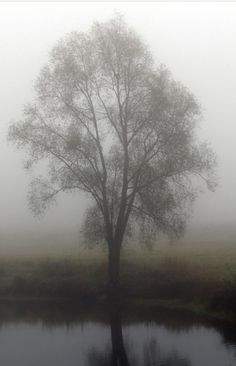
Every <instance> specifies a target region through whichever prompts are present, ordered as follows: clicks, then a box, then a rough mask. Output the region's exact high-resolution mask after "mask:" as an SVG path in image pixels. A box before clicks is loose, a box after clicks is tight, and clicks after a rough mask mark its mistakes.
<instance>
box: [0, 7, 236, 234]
mask: <svg viewBox="0 0 236 366" xmlns="http://www.w3.org/2000/svg"><path fill="white" fill-rule="evenodd" d="M115 12H119V13H122V14H123V15H124V18H125V20H126V21H127V23H128V24H129V25H130V26H132V27H133V28H134V29H135V30H136V31H137V32H138V33H139V35H140V36H141V38H142V39H143V40H144V42H146V43H147V45H148V46H149V47H150V50H151V52H152V54H153V57H154V59H155V60H157V61H158V62H161V63H163V64H165V65H166V66H167V67H168V68H169V69H170V71H171V72H172V74H173V76H174V78H175V79H176V80H180V81H181V82H183V83H184V84H185V85H186V86H187V87H188V88H189V89H190V90H191V91H192V92H193V93H194V94H195V96H196V97H197V99H198V101H199V102H200V104H201V106H202V111H203V119H202V121H201V125H200V131H199V134H200V135H201V137H202V138H203V139H204V140H206V141H208V142H209V143H210V145H211V146H212V148H213V150H214V151H215V152H216V154H217V159H218V168H217V175H218V177H219V179H218V182H219V187H218V189H217V191H216V192H214V193H211V192H206V193H205V194H204V195H202V196H201V197H200V198H199V199H198V200H197V202H196V203H195V209H194V215H193V218H192V223H191V225H190V228H193V227H197V228H198V227H201V228H203V229H204V228H205V230H210V229H212V228H214V227H215V226H216V225H220V226H222V225H223V226H225V227H227V226H228V225H231V226H232V227H234V224H235V218H236V188H235V187H236V22H235V19H236V4H235V3H218V2H210V3H203V2H199V3H187V2H183V3H176V2H174V3H170V2H166V3H148V2H145V3H143V2H131V3H124V2H123V3H108V2H105V3H91V2H90V3H89V2H88V3H68V2H67V3H62V2H60V3H56V2H53V3H43V2H42V3H20V2H19V3H0V47H1V57H0V167H1V180H0V210H1V211H0V215H1V220H0V230H1V231H3V230H16V231H17V230H25V231H27V230H32V229H33V230H48V229H50V230H55V229H56V228H57V227H60V228H65V229H66V230H67V229H69V230H70V229H71V230H77V229H78V225H79V223H80V222H81V219H82V216H83V213H84V210H85V206H86V203H85V200H84V199H83V198H81V199H80V197H77V198H75V196H74V197H68V196H62V197H61V198H60V199H59V201H58V205H57V206H55V207H54V208H52V209H51V210H50V211H48V212H47V213H46V215H45V217H44V218H43V219H42V220H40V221H39V220H38V219H35V218H33V216H32V213H31V212H30V211H29V209H28V205H27V191H28V184H29V181H30V175H29V174H27V173H26V172H25V171H24V170H23V158H24V153H23V152H19V151H17V150H16V148H15V147H14V146H13V145H9V144H7V142H6V134H7V129H8V126H9V123H10V121H12V120H19V119H20V118H21V116H22V109H23V106H24V104H25V103H28V102H31V101H32V99H33V95H34V92H33V84H34V81H35V79H36V78H37V76H38V74H39V71H40V69H41V67H42V66H43V65H44V64H45V63H46V62H47V60H48V53H49V51H50V50H51V48H52V47H53V46H54V45H55V43H56V41H57V40H58V39H60V38H61V37H63V36H64V35H65V34H66V33H68V32H70V31H73V30H78V31H87V30H89V28H90V26H91V24H92V23H93V21H96V20H98V21H105V20H107V19H109V18H110V17H112V16H113V15H114V13H115ZM34 174H35V175H37V169H35V170H34Z"/></svg>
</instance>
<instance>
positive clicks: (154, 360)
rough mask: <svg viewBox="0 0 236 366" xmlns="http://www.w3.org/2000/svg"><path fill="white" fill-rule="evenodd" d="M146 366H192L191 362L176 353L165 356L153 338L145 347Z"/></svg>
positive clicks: (144, 359)
mask: <svg viewBox="0 0 236 366" xmlns="http://www.w3.org/2000/svg"><path fill="white" fill-rule="evenodd" d="M143 365H144V366H191V364H190V361H189V360H187V359H186V358H185V357H181V356H180V355H179V354H178V353H176V352H175V351H173V352H171V353H170V354H168V355H165V354H164V355H163V353H162V351H161V349H160V347H159V346H158V343H157V340H156V338H154V337H153V338H151V339H150V340H149V341H147V342H146V343H145V344H144V347H143Z"/></svg>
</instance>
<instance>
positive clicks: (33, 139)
mask: <svg viewBox="0 0 236 366" xmlns="http://www.w3.org/2000/svg"><path fill="white" fill-rule="evenodd" d="M35 90H36V97H35V101H34V103H32V104H30V105H28V106H26V107H25V110H24V118H23V120H21V121H19V122H17V123H13V124H12V125H11V126H10V129H9V138H10V140H12V141H13V142H15V143H16V144H17V146H18V147H19V148H26V149H27V152H28V156H29V160H28V161H27V167H31V166H32V165H34V164H35V163H37V162H38V161H40V160H41V159H46V161H47V162H48V167H49V169H48V176H47V180H44V179H42V178H37V179H35V180H34V181H33V182H32V185H31V193H30V195H29V202H30V205H31V208H32V209H33V211H34V212H35V213H36V214H37V213H41V212H42V211H44V210H45V209H46V208H47V207H48V205H49V204H50V203H52V202H53V201H54V200H55V198H56V196H57V194H58V193H59V192H61V191H68V192H71V191H74V190H82V191H84V192H87V193H88V194H89V195H90V197H92V199H93V203H94V204H93V206H91V207H90V209H89V210H88V215H87V219H86V224H85V232H87V234H90V233H92V231H95V232H96V236H97V238H99V240H102V239H104V240H105V241H106V243H107V246H108V252H109V280H110V284H111V286H112V287H113V288H114V287H116V286H117V285H118V284H119V270H120V251H121V247H122V242H123V239H124V236H125V235H126V233H127V232H131V231H132V229H133V228H137V227H139V228H141V232H142V233H148V234H150V233H153V232H154V231H156V230H157V231H161V232H164V233H166V234H168V235H174V236H179V235H181V234H182V233H183V230H184V227H185V222H186V219H187V216H188V214H187V213H188V210H187V208H188V207H189V204H191V202H192V201H193V200H194V198H195V197H196V190H195V189H194V184H193V177H194V176H198V177H201V178H202V179H203V180H204V181H206V183H207V184H208V186H210V184H211V183H212V173H213V167H214V160H215V159H214V155H213V154H212V153H211V150H210V149H209V148H208V147H207V145H205V144H200V143H198V141H197V138H196V133H195V130H196V128H195V127H196V122H197V121H198V119H199V117H200V109H199V106H198V103H197V101H196V100H195V98H194V96H193V95H192V94H191V93H190V92H189V91H188V90H187V89H186V88H185V87H184V86H183V85H182V84H181V83H179V82H176V81H175V80H174V79H173V78H172V76H171V74H170V73H169V72H168V70H166V68H165V67H163V66H157V65H155V64H154V61H153V59H152V57H151V55H150V52H149V51H148V49H147V47H146V46H145V45H144V44H143V42H142V41H141V40H140V38H139V37H138V36H137V35H136V34H135V33H134V32H133V31H132V30H131V29H129V27H128V26H127V25H126V24H125V23H124V22H123V20H122V19H120V17H115V18H114V19H112V20H110V21H109V22H107V23H102V24H101V23H95V24H94V25H93V27H92V29H91V31H90V32H88V33H86V34H85V33H77V32H73V33H71V34H69V35H68V36H66V37H65V38H64V39H62V40H61V41H59V42H58V44H57V45H56V46H55V47H54V48H53V50H52V52H51V55H50V60H49V62H48V64H47V66H45V67H44V68H43V69H42V71H41V73H40V75H39V78H38V80H37V83H36V85H35ZM154 229H155V230H154Z"/></svg>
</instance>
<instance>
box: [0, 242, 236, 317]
mask: <svg viewBox="0 0 236 366" xmlns="http://www.w3.org/2000/svg"><path fill="white" fill-rule="evenodd" d="M106 279H107V261H106V253H105V252H104V251H103V252H102V251H96V250H92V251H80V252H79V253H76V255H74V256H73V255H71V254H67V255H58V254H57V253H50V254H48V253H45V255H40V256H33V255H32V256H24V255H22V256H19V257H18V258H15V257H13V256H11V257H7V256H5V257H4V256H3V257H2V258H1V259H0V298H2V299H4V298H5V299H6V298H8V299H11V298H12V299H16V298H18V299H20V298H27V299H44V298H45V299H70V300H73V301H75V300H76V301H78V300H81V301H95V300H100V299H102V298H103V297H104V296H105V293H106V282H107V281H106ZM121 283H122V295H123V297H124V298H125V299H129V300H130V299H131V301H134V302H146V303H148V304H149V305H150V304H152V303H153V304H154V303H156V304H162V305H164V306H167V307H168V306H169V307H182V308H187V309H190V310H192V311H194V312H198V313H206V314H210V315H214V316H217V317H220V318H225V319H231V320H235V319H236V249H235V248H234V246H224V248H223V247H221V246H218V247H217V248H214V247H210V246H204V247H203V246H202V247H194V246H191V247H186V246H185V247H180V246H178V247H163V248H159V249H156V250H153V251H151V252H148V251H146V250H142V251H137V250H133V251H132V250H126V251H124V253H123V254H122V270H121Z"/></svg>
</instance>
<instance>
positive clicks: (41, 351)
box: [0, 302, 236, 366]
mask: <svg viewBox="0 0 236 366" xmlns="http://www.w3.org/2000/svg"><path fill="white" fill-rule="evenodd" d="M0 365H1V366H39V365H40V366H42V365H43V366H118V365H119V366H235V365H236V329H235V327H234V326H233V325H228V324H227V325H225V324H219V323H217V324H216V323H213V322H212V321H209V320H206V319H200V318H199V317H196V316H193V315H192V314H189V313H186V312H185V313H183V312H180V311H173V310H164V309H161V308H157V307H152V308H150V307H147V306H146V307H145V309H143V308H141V307H139V308H137V307H133V306H129V308H128V309H127V308H126V309H125V310H123V311H122V322H121V311H120V309H119V310H117V309H112V310H111V309H110V308H108V307H106V306H105V305H103V306H101V305H100V306H89V305H83V306H82V305H73V306H72V305H70V304H65V303H64V304H62V303H58V304H55V303H41V304H39V303H36V302H33V303H29V302H20V303H14V302H10V303H8V302H1V303H0Z"/></svg>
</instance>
